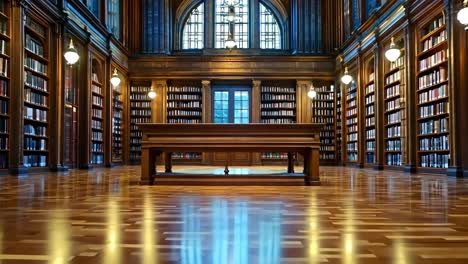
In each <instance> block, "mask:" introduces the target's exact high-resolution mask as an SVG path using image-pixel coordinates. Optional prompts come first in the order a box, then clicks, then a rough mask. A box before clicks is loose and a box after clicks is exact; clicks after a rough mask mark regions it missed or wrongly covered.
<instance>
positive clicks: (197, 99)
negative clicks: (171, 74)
mask: <svg viewBox="0 0 468 264" xmlns="http://www.w3.org/2000/svg"><path fill="white" fill-rule="evenodd" d="M166 103H167V106H166V109H167V115H166V116H167V120H166V121H167V123H169V124H199V123H202V122H203V89H202V86H201V82H191V81H175V80H174V81H171V82H170V83H169V86H168V87H167V98H166ZM202 158H203V157H202V153H201V152H174V153H172V159H173V161H174V163H184V164H186V163H201V162H202Z"/></svg>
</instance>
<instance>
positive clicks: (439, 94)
mask: <svg viewBox="0 0 468 264" xmlns="http://www.w3.org/2000/svg"><path fill="white" fill-rule="evenodd" d="M447 96H448V94H447V85H446V84H444V85H442V86H440V87H437V88H434V89H431V90H428V91H425V92H422V93H420V94H419V95H418V102H419V103H420V104H423V103H427V102H431V101H434V100H438V99H441V98H444V97H447Z"/></svg>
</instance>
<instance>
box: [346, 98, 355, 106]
mask: <svg viewBox="0 0 468 264" xmlns="http://www.w3.org/2000/svg"><path fill="white" fill-rule="evenodd" d="M356 105H357V101H356V99H353V100H351V101H348V102H347V103H346V107H348V108H351V107H355V106H356Z"/></svg>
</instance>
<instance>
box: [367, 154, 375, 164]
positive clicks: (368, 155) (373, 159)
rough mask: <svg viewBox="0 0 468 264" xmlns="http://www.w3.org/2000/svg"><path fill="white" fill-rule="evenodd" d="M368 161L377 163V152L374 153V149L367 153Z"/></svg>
mask: <svg viewBox="0 0 468 264" xmlns="http://www.w3.org/2000/svg"><path fill="white" fill-rule="evenodd" d="M366 162H367V163H375V154H374V152H373V151H372V152H368V153H366Z"/></svg>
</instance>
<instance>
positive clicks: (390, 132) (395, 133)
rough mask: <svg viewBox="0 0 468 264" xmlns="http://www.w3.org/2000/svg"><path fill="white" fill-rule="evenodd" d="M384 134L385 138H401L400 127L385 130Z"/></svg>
mask: <svg viewBox="0 0 468 264" xmlns="http://www.w3.org/2000/svg"><path fill="white" fill-rule="evenodd" d="M385 134H386V136H387V138H393V137H400V136H401V126H391V127H387V128H386V129H385Z"/></svg>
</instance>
